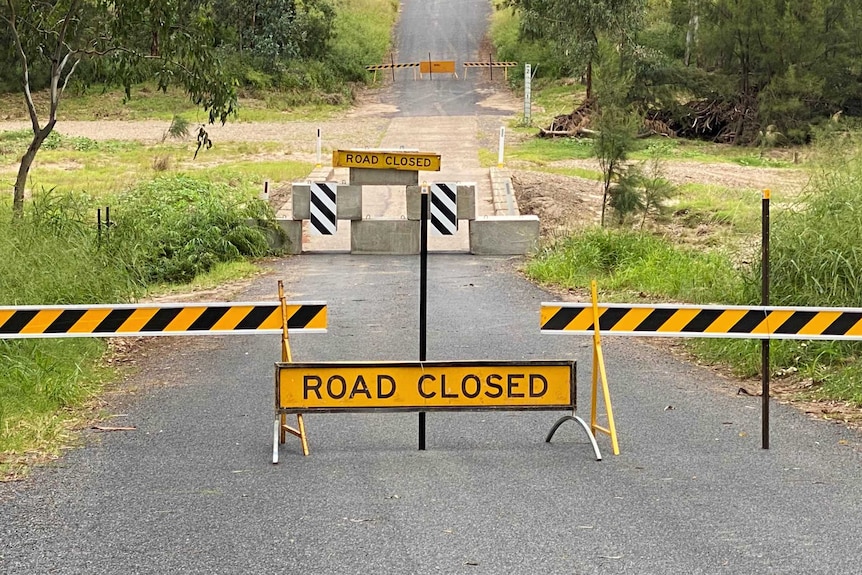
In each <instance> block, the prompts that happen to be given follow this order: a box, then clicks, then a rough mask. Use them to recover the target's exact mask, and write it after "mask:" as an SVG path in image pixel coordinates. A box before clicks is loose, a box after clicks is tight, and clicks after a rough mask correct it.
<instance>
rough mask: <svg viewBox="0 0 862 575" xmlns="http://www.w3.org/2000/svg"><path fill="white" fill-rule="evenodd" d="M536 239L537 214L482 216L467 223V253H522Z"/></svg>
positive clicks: (505, 254) (529, 247)
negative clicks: (468, 231)
mask: <svg viewBox="0 0 862 575" xmlns="http://www.w3.org/2000/svg"><path fill="white" fill-rule="evenodd" d="M538 241H539V218H538V216H534V215H528V216H485V217H482V218H478V219H475V220H472V221H471V222H470V253H472V254H476V255H481V256H511V255H525V254H528V253H529V252H530V250H532V249H533V248H535V246H536V244H537V243H538Z"/></svg>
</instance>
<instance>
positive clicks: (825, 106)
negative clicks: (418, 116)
mask: <svg viewBox="0 0 862 575" xmlns="http://www.w3.org/2000/svg"><path fill="white" fill-rule="evenodd" d="M505 5H507V6H512V7H514V8H515V9H516V11H517V13H518V15H519V17H520V23H521V24H520V25H521V28H520V29H521V35H522V37H524V38H540V39H543V41H545V42H548V43H549V44H552V45H554V46H555V47H557V48H558V49H559V50H563V51H568V52H567V53H569V54H570V55H572V58H573V66H572V70H570V71H569V73H572V72H574V73H576V74H580V73H582V72H583V71H584V70H586V71H587V72H588V71H589V64H590V63H591V62H592V61H594V60H595V56H596V54H597V47H598V38H599V36H601V35H602V34H604V35H606V36H607V37H609V38H611V39H613V40H614V41H616V42H617V43H619V44H620V45H625V46H627V47H628V49H629V50H630V53H631V54H632V55H633V56H635V59H634V61H633V62H632V69H633V71H634V73H635V81H634V83H633V87H632V90H631V93H630V94H629V97H630V99H631V101H632V102H633V103H637V104H638V105H639V106H640V107H641V108H642V109H644V110H647V109H648V108H653V109H654V111H655V113H658V114H660V116H661V119H662V120H663V121H666V122H670V123H672V124H674V125H675V126H676V127H677V128H678V129H680V130H681V131H682V132H683V133H685V134H687V135H694V136H697V137H704V138H713V139H720V140H721V141H729V142H736V143H746V144H751V143H759V142H760V141H761V139H762V138H763V135H764V134H766V133H769V134H771V135H772V137H773V138H775V139H776V140H777V141H778V143H791V142H800V141H806V140H807V139H809V138H810V135H811V133H812V126H815V125H816V124H817V123H818V122H821V121H823V120H824V119H827V118H829V117H830V116H832V115H834V114H836V113H838V112H841V113H842V114H844V115H847V116H862V42H860V41H859V38H860V37H862V3H860V2H858V1H857V0H745V1H741V0H646V2H638V1H635V0H631V1H629V0H615V1H613V0H602V1H595V2H593V1H589V0H505ZM586 83H587V89H588V92H589V95H590V96H591V97H592V96H593V89H592V86H590V76H589V74H587V75H586ZM705 126H708V128H707V129H704V127H705Z"/></svg>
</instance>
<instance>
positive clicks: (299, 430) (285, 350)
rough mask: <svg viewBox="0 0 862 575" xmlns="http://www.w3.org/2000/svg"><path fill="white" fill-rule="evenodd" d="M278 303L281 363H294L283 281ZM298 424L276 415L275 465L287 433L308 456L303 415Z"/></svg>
mask: <svg viewBox="0 0 862 575" xmlns="http://www.w3.org/2000/svg"><path fill="white" fill-rule="evenodd" d="M278 301H280V302H281V361H282V362H285V363H293V356H292V354H291V353H290V337H289V336H288V333H287V315H288V314H287V301H286V300H285V298H284V284H283V283H282V281H281V280H279V281H278ZM296 422H297V426H296V428H293V427H290V426H289V425H287V416H286V415H285V414H284V413H276V417H275V423H276V432H275V437H274V438H273V444H274V445H273V453H272V462H273V463H278V443H284V442H285V439H286V437H287V436H286V434H287V433H290V434H291V435H294V436H296V437H298V438H299V440H300V442H301V443H302V454H303V455H308V453H309V451H308V437H307V436H306V434H305V421H303V419H302V414H301V413H298V414H296Z"/></svg>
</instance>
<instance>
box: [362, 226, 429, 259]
mask: <svg viewBox="0 0 862 575" xmlns="http://www.w3.org/2000/svg"><path fill="white" fill-rule="evenodd" d="M350 253H352V254H364V255H371V254H373V255H411V254H418V253H419V222H418V221H411V220H359V221H355V222H351V223H350Z"/></svg>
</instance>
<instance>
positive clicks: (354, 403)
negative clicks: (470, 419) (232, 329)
mask: <svg viewBox="0 0 862 575" xmlns="http://www.w3.org/2000/svg"><path fill="white" fill-rule="evenodd" d="M275 385H276V398H277V401H278V406H277V408H278V410H279V411H280V412H282V413H305V412H311V411H324V412H334V411H347V410H353V411H376V410H385V409H391V410H401V411H458V410H461V411H479V410H495V409H510V410H511V409H524V410H528V409H535V410H555V409H560V410H562V409H571V410H574V409H575V397H576V394H575V362H574V361H535V362H509V361H482V362H462V361H448V362H430V361H426V362H385V363H365V362H335V363H278V364H276V376H275Z"/></svg>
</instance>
